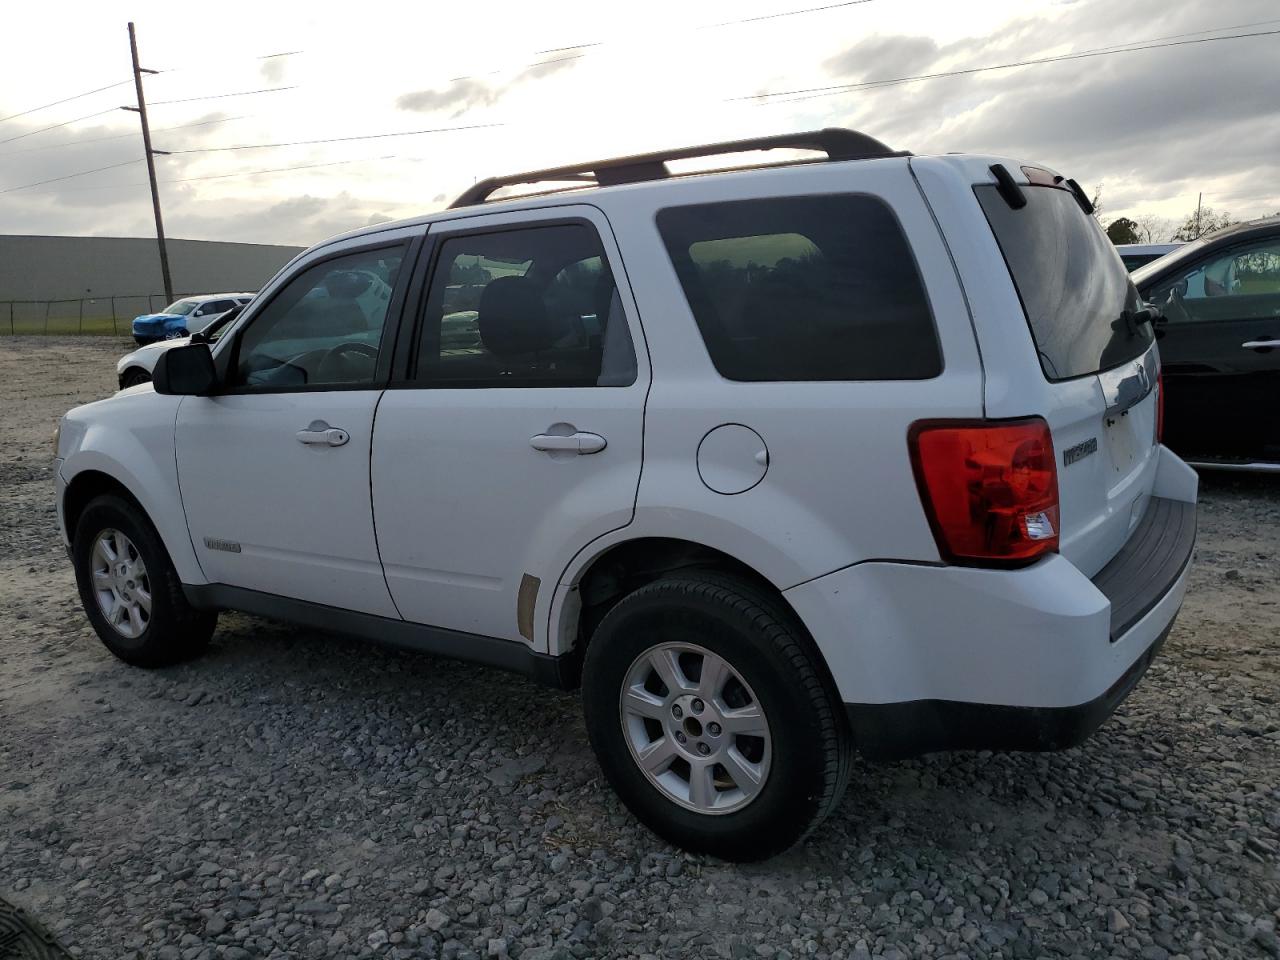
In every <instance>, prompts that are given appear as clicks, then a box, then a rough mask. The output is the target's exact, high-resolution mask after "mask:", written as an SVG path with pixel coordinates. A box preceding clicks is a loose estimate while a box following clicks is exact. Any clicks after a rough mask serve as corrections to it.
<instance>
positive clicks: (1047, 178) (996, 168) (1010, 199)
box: [988, 163, 1093, 216]
mask: <svg viewBox="0 0 1280 960" xmlns="http://www.w3.org/2000/svg"><path fill="white" fill-rule="evenodd" d="M988 169H990V170H991V175H992V176H993V177H995V178H996V190H997V191H998V192H999V193H1000V196H1001V197H1002V198H1004V202H1005V203H1007V204H1008V205H1009V208H1010V209H1012V210H1021V209H1022V208H1023V207H1025V206H1026V205H1027V195H1026V194H1025V193H1023V192H1022V185H1021V184H1019V183H1018V181H1017V180H1015V179H1013V174H1011V173H1010V172H1009V171H1008V169H1007V168H1006V167H1005V165H1004V164H1003V163H993V164H992V165H991V166H990V167H989V168H988ZM1022 172H1023V173H1024V174H1025V175H1026V177H1027V180H1028V182H1029V183H1030V184H1031V185H1032V186H1036V187H1057V188H1058V189H1059V190H1066V191H1067V192H1068V193H1070V194H1071V195H1072V196H1073V197H1075V198H1076V203H1077V204H1079V205H1080V209H1081V210H1083V211H1084V212H1085V215H1086V216H1093V203H1092V201H1090V200H1089V197H1088V195H1086V194H1085V192H1084V189H1083V188H1082V187H1081V186H1080V184H1078V183H1077V182H1076V181H1075V180H1068V179H1066V178H1065V177H1062V176H1059V175H1058V174H1056V173H1050V172H1049V171H1048V170H1045V169H1042V168H1041V167H1023V168H1022Z"/></svg>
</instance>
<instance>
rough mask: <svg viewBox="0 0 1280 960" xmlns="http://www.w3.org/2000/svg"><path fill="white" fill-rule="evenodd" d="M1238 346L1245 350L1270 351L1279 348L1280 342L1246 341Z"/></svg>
mask: <svg viewBox="0 0 1280 960" xmlns="http://www.w3.org/2000/svg"><path fill="white" fill-rule="evenodd" d="M1240 346H1242V347H1244V348H1245V349H1246V350H1270V349H1271V348H1272V347H1280V340H1246V341H1245V342H1244V343H1242V344H1240Z"/></svg>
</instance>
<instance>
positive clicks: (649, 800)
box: [582, 571, 853, 861]
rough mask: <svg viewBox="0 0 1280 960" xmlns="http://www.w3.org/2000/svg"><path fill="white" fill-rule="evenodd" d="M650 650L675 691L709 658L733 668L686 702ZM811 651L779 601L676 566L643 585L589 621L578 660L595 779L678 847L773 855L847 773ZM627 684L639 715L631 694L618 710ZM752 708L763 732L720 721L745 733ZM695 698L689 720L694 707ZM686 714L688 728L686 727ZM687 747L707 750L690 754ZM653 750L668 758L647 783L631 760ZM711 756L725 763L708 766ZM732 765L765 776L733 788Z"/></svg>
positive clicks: (820, 811)
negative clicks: (698, 785) (601, 775)
mask: <svg viewBox="0 0 1280 960" xmlns="http://www.w3.org/2000/svg"><path fill="white" fill-rule="evenodd" d="M699 650H700V651H703V652H702V653H698V652H697V651H699ZM654 651H658V652H659V653H662V652H666V653H671V654H675V656H676V664H677V668H678V669H679V671H680V674H679V676H678V677H677V688H683V687H685V686H686V685H687V684H688V682H690V681H691V680H696V681H697V682H701V676H699V677H697V678H694V677H691V676H690V674H691V673H697V674H699V675H701V673H702V670H703V669H704V668H705V667H706V665H707V664H712V665H713V667H714V666H716V665H718V664H723V665H724V666H725V667H727V669H728V671H729V673H730V674H731V676H730V678H729V679H728V680H727V681H726V682H725V684H724V686H723V688H722V692H721V693H720V694H718V695H716V697H715V701H714V702H710V701H706V700H704V699H701V698H696V697H695V698H694V699H692V700H691V699H689V694H688V691H687V690H684V689H672V688H671V687H670V686H669V685H667V684H665V683H659V682H658V681H657V679H656V678H657V676H658V673H659V671H658V670H657V668H656V667H654V668H653V669H651V666H652V664H654V663H656V662H657V661H655V660H654V659H653V657H652V656H651V654H653V652H654ZM708 656H709V657H710V659H707V657H708ZM819 656H820V655H819V654H818V653H817V651H816V649H815V648H814V647H813V643H812V641H811V640H810V639H809V637H808V635H807V633H806V632H805V631H804V629H803V627H802V626H801V625H800V624H799V623H798V622H797V621H796V619H795V617H794V615H793V614H791V612H790V611H789V610H787V609H786V608H785V606H784V605H783V604H782V602H781V601H780V600H778V599H777V598H774V597H771V596H769V595H768V594H767V593H765V592H764V591H762V590H760V589H758V588H757V587H755V586H753V585H752V584H750V583H748V582H746V581H744V580H741V579H739V578H737V577H732V576H728V575H724V574H720V573H718V572H714V571H706V572H700V571H691V572H681V573H679V574H674V575H671V576H668V577H665V578H663V579H661V580H657V581H654V582H653V583H650V584H647V585H646V586H644V587H641V588H640V589H638V590H636V591H635V592H634V593H631V594H629V595H628V596H626V597H624V598H623V599H622V600H621V601H619V602H618V604H617V605H616V606H615V607H614V608H613V609H612V610H610V611H609V613H608V614H607V615H606V616H605V618H604V620H603V621H601V623H600V625H599V627H597V629H596V631H595V633H594V635H593V636H592V639H591V642H590V644H589V645H588V647H587V652H586V657H585V661H584V663H583V679H582V689H583V706H584V711H585V714H586V724H587V734H588V736H589V737H590V739H591V745H592V748H593V749H594V750H595V753H596V756H597V758H598V759H599V761H600V765H601V767H603V769H604V772H605V775H606V777H607V778H608V779H609V782H610V783H611V784H612V785H613V788H614V789H615V790H616V791H617V792H618V794H619V796H620V797H621V798H622V800H623V802H624V803H626V805H627V806H628V807H629V808H630V809H631V811H632V812H633V813H634V814H635V815H636V817H638V818H639V819H640V820H641V821H642V822H643V823H644V824H645V825H647V826H648V827H649V828H650V829H651V830H653V832H654V833H656V834H658V835H659V836H661V837H663V838H664V839H666V840H668V841H670V842H671V843H673V844H676V845H677V846H680V847H683V848H685V849H687V850H691V851H695V852H698V853H709V854H712V855H714V856H717V857H721V858H723V859H725V860H734V861H749V860H761V859H764V858H766V857H770V856H773V855H774V854H777V853H781V852H782V851H784V850H786V849H787V848H789V847H791V846H793V845H794V844H796V843H798V842H799V841H800V840H802V839H803V838H804V837H805V836H807V835H808V834H809V833H810V832H811V831H812V830H813V829H814V828H815V827H816V826H817V825H818V824H819V823H821V822H822V820H823V818H825V817H826V816H827V815H828V814H829V813H830V812H831V811H832V810H833V809H834V808H835V806H836V804H837V803H838V802H839V800H840V797H841V795H842V794H843V793H844V789H845V786H846V784H847V783H848V779H849V769H850V765H851V762H852V757H853V746H852V738H851V737H850V735H849V731H848V723H847V720H846V719H845V717H844V713H843V711H842V710H841V709H840V703H839V698H838V696H837V695H836V692H835V689H834V686H833V685H832V683H831V681H830V679H829V678H828V675H827V673H826V671H825V669H824V668H823V667H822V666H821V663H820V659H819ZM717 658H718V659H717ZM659 659H660V658H659ZM686 671H687V672H686ZM715 672H716V671H715V670H714V669H713V670H712V671H711V673H710V674H708V677H710V675H711V674H714V673H715ZM645 676H647V677H648V679H647V680H644V681H643V683H642V684H641V686H642V689H639V690H638V691H637V687H636V685H637V683H640V682H641V681H640V678H641V677H645ZM682 681H683V682H682ZM709 682H710V684H711V689H715V688H716V687H717V683H716V682H711V681H709ZM664 690H665V693H664V692H663V691H664ZM633 691H634V692H638V693H639V695H640V699H643V700H644V701H645V703H644V704H643V709H642V711H641V712H642V713H643V714H644V715H643V716H641V713H637V712H635V711H634V710H632V709H631V707H632V706H634V705H635V704H637V703H639V700H638V699H636V698H633V697H632V696H630V695H628V698H627V700H626V704H627V706H625V707H624V701H623V695H624V692H625V693H628V694H630V692H633ZM702 692H704V693H705V692H706V691H705V690H703V691H702ZM677 693H679V694H680V696H674V695H675V694H677ZM673 697H674V699H673ZM652 701H661V709H660V711H659V713H658V714H657V715H655V716H650V715H649V713H648V711H650V710H651V709H653V707H654V703H653V702H652ZM752 703H754V704H755V705H756V706H757V707H758V710H759V712H761V713H762V714H763V716H764V718H765V721H766V722H765V723H764V724H763V725H759V724H758V723H757V724H756V725H759V726H762V727H763V730H764V735H763V736H743V735H737V734H731V733H730V732H729V730H730V727H731V725H732V724H735V723H736V724H737V725H738V727H739V728H740V729H741V728H743V725H744V723H746V721H743V720H742V719H741V717H742V716H744V715H745V714H746V713H749V712H750V710H751V704H752ZM682 704H683V710H682V711H681V713H679V714H677V713H676V711H675V708H676V707H678V706H681V705H682ZM699 705H701V710H702V711H703V712H702V713H701V717H700V719H699V718H697V717H693V714H692V711H694V710H697V709H699ZM726 707H728V708H737V711H736V713H734V712H730V710H728V709H726ZM668 714H670V717H668ZM677 717H683V719H677ZM709 717H716V718H718V719H719V720H722V721H724V724H723V727H721V726H720V725H719V724H717V723H715V722H714V721H708V718H709ZM735 717H737V718H738V719H734V718H735ZM691 718H692V719H695V720H698V722H697V723H695V724H693V725H692V726H686V725H685V724H687V723H688V721H689V720H690V719H691ZM655 724H660V726H655ZM703 724H705V725H703ZM681 734H684V735H685V741H684V743H683V745H681V746H677V745H676V740H677V739H678V737H679V736H680V735H681ZM713 734H719V735H722V736H723V737H725V738H726V739H720V736H713ZM638 742H639V745H638V746H637V743H638ZM646 744H647V745H646ZM663 744H665V746H663ZM695 746H696V747H698V749H699V750H702V749H703V747H706V748H707V749H708V750H709V751H712V752H711V756H710V757H709V758H708V757H702V758H699V757H698V756H697V755H696V754H694V753H693V751H692V748H693V747H695ZM731 746H732V747H733V748H735V749H736V758H737V759H735V753H734V752H733V750H732V749H731ZM663 752H665V753H667V754H669V755H670V754H674V755H675V758H674V759H672V760H671V761H670V765H669V766H668V767H667V768H666V770H665V772H662V773H660V774H658V775H657V778H656V779H655V778H653V777H651V775H650V774H648V773H646V772H645V771H644V770H643V769H642V768H641V765H640V761H639V759H638V756H639V755H640V754H641V753H644V755H645V756H658V755H660V754H661V753H663ZM716 758H724V759H725V761H726V762H725V763H724V764H721V765H720V766H718V767H717V766H715V764H714V761H715V760H716ZM740 759H748V760H750V761H754V762H753V763H751V764H750V765H744V764H741V763H739V762H738V760H740ZM665 762H666V761H665V760H664V761H660V762H659V764H658V767H661V765H662V763H665ZM695 763H697V765H699V766H702V767H704V768H705V767H707V766H710V768H711V771H712V774H711V780H710V782H711V793H710V796H711V798H712V799H711V801H710V803H707V802H706V798H707V796H708V794H707V792H706V788H705V786H704V787H703V791H702V797H701V802H698V800H699V798H698V797H697V795H696V794H695V789H694V786H693V784H694V779H695V777H694V771H695ZM731 766H733V767H734V769H735V770H736V771H737V772H736V773H731V772H730V767H731ZM686 769H687V773H686ZM744 770H747V771H752V770H753V771H754V772H755V773H756V774H760V773H761V772H762V773H763V776H761V777H760V781H759V785H758V786H757V787H754V790H755V792H754V794H753V795H749V794H750V789H743V788H742V787H741V786H740V785H739V783H738V781H740V780H741V781H743V782H744V783H749V782H750V781H751V780H752V777H751V776H750V775H748V776H745V777H744V776H743V775H742V771H744ZM686 780H687V783H686V782H685V781H686ZM700 782H702V783H704V784H705V783H706V781H705V780H700ZM730 785H732V789H730Z"/></svg>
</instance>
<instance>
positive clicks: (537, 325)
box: [476, 277, 566, 357]
mask: <svg viewBox="0 0 1280 960" xmlns="http://www.w3.org/2000/svg"><path fill="white" fill-rule="evenodd" d="M477 313H478V314H479V316H478V317H477V320H476V324H477V326H478V327H479V329H480V342H481V343H483V344H484V346H485V349H486V350H488V351H489V352H490V353H492V354H493V355H494V356H498V357H518V356H522V355H524V354H529V353H537V352H538V351H541V350H546V349H547V348H549V347H550V346H551V345H552V344H554V343H555V342H556V341H557V340H559V339H560V338H561V337H563V336H564V335H565V332H566V331H565V329H564V325H563V324H562V323H559V322H555V321H553V320H552V319H551V317H550V315H549V314H548V313H547V306H546V304H545V303H543V300H542V295H541V290H540V289H539V287H538V285H537V284H536V283H535V282H534V281H532V280H530V279H529V278H528V277H498V278H497V279H495V280H490V281H489V283H487V284H486V285H485V288H484V292H483V293H481V294H480V304H479V306H478V308H477Z"/></svg>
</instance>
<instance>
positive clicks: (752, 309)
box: [658, 195, 942, 381]
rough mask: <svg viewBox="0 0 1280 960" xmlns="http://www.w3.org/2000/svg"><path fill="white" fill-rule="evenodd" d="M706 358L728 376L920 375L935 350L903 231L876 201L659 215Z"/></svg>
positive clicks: (691, 209)
mask: <svg viewBox="0 0 1280 960" xmlns="http://www.w3.org/2000/svg"><path fill="white" fill-rule="evenodd" d="M658 230H659V231H660V232H661V234H662V239H663V242H664V243H665V244H666V247H667V252H668V253H669V254H670V256H671V260H672V263H673V264H674V265H675V268H676V274H677V276H678V277H679V278H680V285H681V286H682V287H683V289H684V293H685V297H686V298H687V299H688V301H689V307H690V309H691V310H692V311H693V315H694V318H695V320H696V321H697V323H698V328H699V330H700V331H701V333H702V338H703V340H704V341H705V343H706V345H707V350H708V352H709V353H710V354H711V361H712V362H713V363H714V364H715V367H716V369H717V370H718V371H719V372H720V374H721V375H722V376H724V377H727V378H728V379H730V380H753V381H761V380H923V379H927V378H929V377H935V376H937V375H938V374H939V373H940V372H941V371H942V356H941V353H940V352H939V349H938V341H937V337H936V335H935V332H934V328H933V317H932V314H931V313H930V311H929V303H928V300H927V298H926V297H925V292H924V287H923V285H922V283H921V280H920V274H919V272H918V270H917V269H916V263H915V259H914V258H913V257H912V255H911V248H910V246H909V245H908V244H907V239H906V237H905V236H904V235H903V233H902V228H901V227H900V226H899V225H898V221H897V220H896V219H895V218H894V216H893V213H892V212H891V211H890V210H889V208H888V207H887V206H885V204H884V203H883V202H882V201H880V200H877V199H875V198H874V197H867V196H860V195H835V196H814V197H776V198H770V199H764V200H738V201H732V202H726V203H708V204H699V205H696V206H688V207H671V208H668V209H666V210H662V211H660V212H659V213H658Z"/></svg>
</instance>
